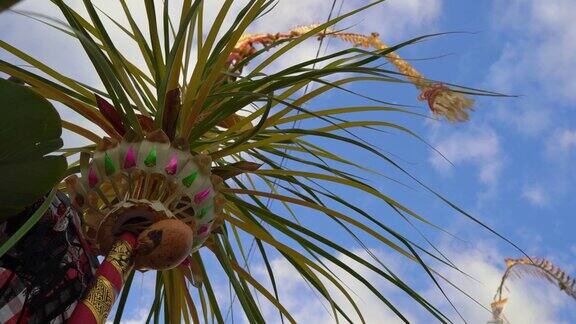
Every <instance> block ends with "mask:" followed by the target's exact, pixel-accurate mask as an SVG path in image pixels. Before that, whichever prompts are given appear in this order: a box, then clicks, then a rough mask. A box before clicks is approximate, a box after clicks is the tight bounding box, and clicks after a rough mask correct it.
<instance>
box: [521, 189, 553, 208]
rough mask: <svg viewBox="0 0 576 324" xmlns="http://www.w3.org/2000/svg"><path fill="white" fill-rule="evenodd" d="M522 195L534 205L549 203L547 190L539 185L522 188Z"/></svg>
mask: <svg viewBox="0 0 576 324" xmlns="http://www.w3.org/2000/svg"><path fill="white" fill-rule="evenodd" d="M522 197H523V198H524V199H526V200H528V202H529V203H530V204H532V205H534V206H545V205H546V204H548V196H547V195H546V192H545V191H544V190H543V189H542V188H541V187H538V186H529V187H525V188H524V189H523V190H522Z"/></svg>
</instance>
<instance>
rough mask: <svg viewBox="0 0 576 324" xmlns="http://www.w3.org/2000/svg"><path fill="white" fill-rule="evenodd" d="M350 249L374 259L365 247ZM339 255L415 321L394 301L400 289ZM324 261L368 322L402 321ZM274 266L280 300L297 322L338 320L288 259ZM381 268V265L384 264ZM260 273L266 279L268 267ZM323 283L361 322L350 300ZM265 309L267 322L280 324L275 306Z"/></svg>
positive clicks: (323, 323)
mask: <svg viewBox="0 0 576 324" xmlns="http://www.w3.org/2000/svg"><path fill="white" fill-rule="evenodd" d="M351 252H352V253H354V254H356V255H358V256H360V257H361V258H363V259H365V260H367V261H371V260H370V256H369V255H368V253H367V252H366V251H364V250H356V251H351ZM372 252H373V253H375V255H377V256H378V257H379V258H380V259H382V260H385V262H386V263H387V266H388V265H390V263H392V265H391V267H392V268H395V267H397V266H398V264H396V261H397V260H396V259H395V257H394V256H393V257H390V258H389V257H387V256H386V255H384V254H383V253H381V252H379V251H372ZM337 258H338V259H339V260H340V261H342V262H344V263H345V264H346V265H348V266H350V267H351V268H353V269H354V270H355V271H356V272H357V273H358V274H359V275H360V276H361V277H362V278H364V279H366V280H367V281H369V282H370V283H371V284H373V285H374V287H375V288H376V289H377V290H378V291H379V292H380V293H382V294H383V295H385V297H386V298H391V299H392V300H393V303H394V304H395V305H396V306H399V309H400V311H401V312H402V313H403V315H404V316H406V317H407V318H408V320H409V321H410V322H414V321H415V315H414V316H413V314H412V313H411V311H410V310H409V309H408V308H406V309H402V305H398V303H396V302H394V300H395V299H398V298H397V297H399V295H398V296H397V295H396V294H397V293H398V292H397V291H395V290H394V289H393V288H392V287H391V285H390V284H389V283H387V282H386V281H385V280H384V279H383V278H382V277H381V276H380V275H378V274H377V273H375V272H373V271H371V270H369V269H368V268H366V267H364V266H361V265H359V264H358V263H356V262H355V261H353V260H352V259H351V258H349V257H347V256H345V255H342V254H338V255H337ZM323 262H325V263H326V264H327V265H328V266H329V268H330V270H331V271H333V274H334V276H335V277H336V278H338V280H339V281H340V284H345V285H346V287H347V289H348V291H349V293H351V296H352V298H353V299H354V301H355V302H356V303H357V306H358V308H359V309H360V310H361V312H362V315H363V317H364V319H365V321H366V322H367V323H403V322H402V321H401V320H400V319H399V318H398V317H397V316H395V315H394V314H393V313H392V311H390V310H389V309H388V308H387V307H386V306H385V305H384V304H383V303H382V301H381V300H380V299H378V297H377V296H375V295H374V294H373V293H372V292H371V291H370V290H369V289H368V288H366V287H365V286H364V285H363V284H362V283H361V282H360V281H358V280H357V279H356V278H354V277H353V276H351V275H350V274H349V273H348V272H346V271H345V270H343V269H341V268H339V267H337V266H335V265H334V264H332V263H331V262H329V261H327V260H323ZM271 266H272V269H273V270H274V272H275V278H276V281H277V282H279V283H281V284H280V285H279V296H280V301H281V303H282V304H283V305H285V307H286V308H287V309H288V310H289V311H290V312H291V314H292V315H293V316H294V318H295V320H296V321H297V322H298V323H300V322H302V323H304V322H306V323H319V324H330V323H335V319H334V317H333V316H334V315H333V313H332V311H331V308H330V306H329V304H328V303H327V302H326V301H325V300H324V299H323V298H322V297H321V296H319V295H316V294H315V293H313V292H312V290H311V289H310V287H309V286H308V285H307V284H306V283H305V282H304V281H303V279H302V277H301V276H300V275H299V273H298V272H297V271H296V270H295V269H294V268H293V267H292V265H291V264H290V263H289V262H288V261H286V260H285V259H283V258H282V259H280V258H278V259H274V260H272V262H271ZM378 267H380V268H381V266H378ZM394 271H395V270H394ZM257 273H259V276H260V277H262V278H264V279H262V280H267V275H266V270H265V269H264V268H263V267H261V268H260V269H259V270H257ZM397 273H398V272H397ZM323 284H324V285H325V286H326V287H327V288H328V291H329V292H330V294H331V295H332V297H333V299H334V301H335V302H336V303H337V304H339V305H340V306H342V308H343V310H344V312H346V314H347V315H349V316H350V318H351V319H352V321H353V322H354V323H359V322H360V320H359V317H358V316H357V315H356V313H355V310H354V308H353V307H352V306H350V305H349V303H348V301H347V299H346V298H345V297H344V296H343V295H342V294H341V293H340V292H339V291H338V289H337V288H336V287H335V286H334V285H333V284H331V283H330V282H329V281H328V280H323ZM391 295H392V296H391ZM261 300H262V299H261ZM264 310H265V313H264V314H265V316H266V318H267V321H269V322H271V323H280V319H279V318H278V311H277V310H276V309H275V308H274V307H273V306H271V305H267V306H265V308H264ZM339 320H340V321H345V320H344V318H342V317H339Z"/></svg>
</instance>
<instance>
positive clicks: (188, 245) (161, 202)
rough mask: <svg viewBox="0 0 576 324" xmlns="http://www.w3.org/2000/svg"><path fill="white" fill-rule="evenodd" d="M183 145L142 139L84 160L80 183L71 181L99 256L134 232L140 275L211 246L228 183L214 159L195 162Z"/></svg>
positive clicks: (156, 136)
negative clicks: (214, 170) (224, 185)
mask: <svg viewBox="0 0 576 324" xmlns="http://www.w3.org/2000/svg"><path fill="white" fill-rule="evenodd" d="M178 142H179V141H175V143H170V140H169V139H168V137H167V136H166V135H165V134H164V132H162V131H161V130H158V131H154V132H151V133H149V134H147V136H146V137H145V138H143V139H138V138H135V136H133V135H131V134H130V133H129V134H127V135H126V136H125V137H124V139H123V140H122V141H121V142H117V141H115V140H113V139H110V138H104V139H103V140H102V142H101V143H100V145H99V146H98V149H97V151H96V152H95V153H94V155H93V156H92V157H91V158H90V159H89V161H88V162H86V160H88V159H87V158H86V157H85V158H84V161H85V163H83V165H81V177H80V178H78V177H77V176H71V177H69V178H68V179H67V180H66V182H67V185H68V190H69V192H70V195H71V197H72V200H73V202H74V204H75V205H76V207H78V208H79V209H80V210H81V211H82V213H83V218H84V219H83V220H84V222H83V223H84V232H85V233H86V234H87V237H88V239H89V240H90V243H91V245H92V247H93V248H94V250H95V252H96V253H98V254H100V255H106V254H107V253H108V251H109V250H110V249H111V248H112V245H113V244H114V242H116V240H117V239H118V237H119V235H121V234H122V233H124V232H127V231H128V232H133V233H137V234H139V236H138V250H137V251H136V254H135V262H136V268H137V269H157V270H159V269H169V268H173V267H175V266H177V265H178V264H180V263H181V262H182V261H183V260H184V259H185V258H186V257H187V256H188V255H190V254H191V253H192V252H194V251H196V250H198V249H199V248H200V247H201V246H202V244H203V243H204V242H205V241H206V239H207V237H208V236H209V234H210V232H211V230H212V229H213V224H214V222H215V220H216V219H217V217H218V215H219V214H220V213H221V211H222V205H223V197H222V195H221V194H219V193H218V192H217V190H218V188H219V186H220V185H221V183H222V181H221V180H220V179H219V178H218V177H216V176H212V175H211V171H210V165H211V159H210V158H209V157H208V156H206V155H196V156H193V155H191V154H190V151H189V150H188V149H187V148H186V147H183V146H181V145H178ZM169 220H170V221H169Z"/></svg>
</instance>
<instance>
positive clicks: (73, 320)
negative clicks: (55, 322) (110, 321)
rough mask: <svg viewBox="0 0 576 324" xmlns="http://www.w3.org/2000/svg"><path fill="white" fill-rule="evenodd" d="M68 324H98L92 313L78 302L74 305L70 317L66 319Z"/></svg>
mask: <svg viewBox="0 0 576 324" xmlns="http://www.w3.org/2000/svg"><path fill="white" fill-rule="evenodd" d="M68 324H98V322H96V318H95V317H94V314H92V311H91V310H90V309H89V308H88V307H86V305H84V303H82V302H80V303H78V304H76V308H74V312H72V316H70V318H69V319H68Z"/></svg>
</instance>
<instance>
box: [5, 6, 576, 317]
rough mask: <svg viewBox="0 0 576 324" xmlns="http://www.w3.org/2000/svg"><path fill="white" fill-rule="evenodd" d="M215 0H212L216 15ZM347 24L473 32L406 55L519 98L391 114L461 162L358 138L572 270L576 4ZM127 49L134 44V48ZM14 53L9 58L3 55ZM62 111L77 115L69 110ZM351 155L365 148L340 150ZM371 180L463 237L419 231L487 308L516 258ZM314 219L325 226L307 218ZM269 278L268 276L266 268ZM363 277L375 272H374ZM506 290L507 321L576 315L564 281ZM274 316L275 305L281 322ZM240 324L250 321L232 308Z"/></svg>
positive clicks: (296, 286)
mask: <svg viewBox="0 0 576 324" xmlns="http://www.w3.org/2000/svg"><path fill="white" fill-rule="evenodd" d="M72 2H73V3H76V2H78V1H72ZM217 2H218V1H215V3H217ZM98 3H100V5H101V7H102V8H103V9H105V10H108V11H109V12H111V13H115V11H114V5H112V4H110V3H105V2H102V1H100V2H98ZM331 3H332V2H331V1H328V0H309V1H301V2H300V1H299V2H292V1H288V0H283V1H280V5H279V6H278V7H277V9H276V10H275V11H274V12H272V13H271V14H270V17H268V18H265V19H264V20H263V21H261V22H259V23H258V24H257V25H256V26H255V27H254V31H270V32H274V31H281V30H286V29H287V28H290V27H293V26H295V25H298V24H309V23H315V22H319V21H323V20H324V19H325V18H326V16H327V14H328V11H329V8H330V5H331ZM345 3H346V5H345V7H346V6H349V7H353V6H357V5H358V4H360V3H361V1H346V2H345ZM49 7H50V6H49V5H48V4H47V1H46V2H45V1H41V0H26V1H24V4H23V5H22V6H21V7H20V8H23V9H28V10H33V11H39V12H43V13H48V14H52V13H54V14H55V12H54V11H53V10H50V8H49ZM217 7H218V6H217V4H214V5H213V6H209V8H208V10H214V9H215V8H217ZM349 25H355V26H354V30H359V31H362V32H370V31H378V32H380V34H381V35H382V37H383V39H385V40H386V41H387V42H388V43H394V42H399V41H402V40H406V39H408V38H411V37H416V36H419V35H422V34H427V33H435V32H452V31H461V32H463V33H459V34H451V35H445V36H441V37H435V38H432V39H429V40H427V41H425V42H422V43H419V44H416V45H413V46H410V47H408V48H404V49H402V51H401V54H402V55H403V56H404V57H406V58H409V59H423V60H418V61H415V62H414V64H415V65H416V66H417V67H418V68H419V69H420V70H421V71H422V72H423V73H424V74H425V75H426V76H428V77H429V78H433V79H438V80H445V81H448V82H451V83H457V84H462V85H466V86H471V87H477V88H483V89H486V90H494V91H498V92H505V93H507V94H512V95H517V96H518V97H514V98H478V99H477V105H476V111H475V112H474V113H473V114H472V118H471V121H470V122H468V123H465V124H458V125H452V124H446V123H443V122H436V121H425V120H423V119H414V118H405V117H401V116H392V117H390V118H392V119H393V120H394V121H397V122H401V123H403V124H405V125H408V126H409V127H410V128H411V129H413V130H415V131H416V132H417V133H418V134H420V135H422V136H423V137H424V138H425V139H426V140H427V141H428V142H430V143H431V144H432V145H433V146H434V147H436V148H437V149H438V150H439V151H441V152H442V153H443V154H444V155H445V156H446V157H447V158H448V159H449V160H450V161H451V162H452V164H453V165H450V164H449V163H447V162H446V161H445V160H444V159H442V158H441V157H440V156H439V155H438V154H437V153H435V152H433V151H431V150H430V149H428V148H427V147H426V146H425V145H424V144H423V143H421V142H418V141H415V140H413V139H409V138H407V137H406V136H402V135H400V134H378V136H374V134H373V133H365V134H363V133H360V134H361V135H363V136H366V137H369V138H370V139H371V140H372V142H373V143H375V144H376V145H378V146H379V147H381V148H382V150H385V151H389V152H392V153H393V154H395V155H397V156H398V159H399V160H400V161H402V165H403V166H404V167H406V168H407V169H408V170H409V171H411V172H412V173H413V174H415V175H417V176H418V178H419V179H421V180H423V182H425V183H426V184H430V185H431V186H432V187H433V188H434V189H436V190H437V191H439V192H440V193H442V194H443V195H444V196H446V197H448V198H449V199H450V200H451V201H453V202H455V203H457V204H458V205H459V206H461V207H462V208H464V209H465V210H466V211H468V212H470V213H471V214H473V215H474V216H476V217H478V218H479V219H481V220H482V221H483V222H485V223H486V224H489V225H490V226H491V227H492V228H494V229H495V230H497V231H498V232H499V233H501V234H502V235H504V236H506V237H507V238H509V239H510V240H512V241H513V242H514V243H516V244H517V245H518V246H520V247H521V248H522V249H524V250H525V251H526V252H527V253H528V254H529V255H531V256H540V257H546V258H549V259H551V260H553V261H554V262H555V263H557V264H558V265H560V266H561V267H563V268H564V269H565V270H567V271H568V272H569V273H571V274H576V240H574V239H573V234H572V233H571V232H572V230H573V229H574V228H575V227H576V220H575V219H574V217H573V215H572V213H573V210H574V209H575V207H576V206H575V205H576V202H575V201H574V199H573V197H574V195H575V194H576V190H575V189H574V183H576V182H575V181H576V171H574V170H575V169H574V168H572V164H573V163H574V162H575V161H576V123H575V122H576V112H575V107H574V106H575V104H576V91H574V89H576V59H575V57H576V2H575V1H573V0H572V1H571V0H494V1H454V0H452V1H450V0H389V1H387V2H386V3H385V4H384V5H381V6H379V7H378V8H375V9H373V10H372V11H371V12H369V13H366V14H362V15H361V16H358V17H356V18H352V19H351V20H349V21H347V22H346V23H343V24H342V25H341V27H342V26H349ZM24 26H26V27H24ZM0 31H1V32H0V39H2V40H4V41H7V42H9V43H11V44H15V45H17V46H18V47H19V48H21V49H24V50H27V51H28V52H29V53H31V54H33V55H34V56H36V57H39V58H42V59H43V60H44V61H45V62H47V63H51V64H52V65H53V66H56V67H57V68H59V69H60V70H62V71H65V72H67V73H68V74H69V75H71V76H74V77H79V78H83V79H84V80H86V79H88V80H90V81H93V82H96V81H95V76H94V75H92V74H91V73H90V72H89V71H88V72H86V71H87V70H86V69H85V67H86V66H87V62H86V61H85V58H84V56H83V55H82V54H80V53H81V50H80V46H78V45H77V44H74V43H73V42H70V41H67V40H66V39H65V38H63V37H61V36H59V35H55V34H54V33H53V32H51V31H50V30H49V29H47V28H45V27H42V26H39V25H38V24H37V23H32V22H30V21H28V20H27V19H25V18H22V17H17V16H15V15H12V14H4V15H2V18H0ZM47 35H49V36H50V37H47ZM317 46H318V45H317V44H316V43H314V42H310V43H308V44H305V45H304V46H301V47H300V48H298V49H297V50H296V51H294V55H293V56H291V57H290V58H288V59H286V61H285V62H283V63H284V64H288V63H293V62H295V61H298V60H302V59H304V58H310V57H311V56H313V55H314V54H315V52H316V48H317ZM335 46H338V45H337V44H336V42H335V41H333V42H330V48H329V49H328V50H330V49H334V48H336V47H335ZM63 49H64V50H63ZM126 50H127V51H131V50H134V49H133V48H130V47H127V48H126ZM5 56H6V55H5V54H4V53H0V57H5ZM76 57H78V59H76ZM354 90H361V91H364V92H365V93H367V94H368V95H371V96H376V97H379V98H382V99H385V100H394V101H396V102H399V103H404V104H409V105H418V106H419V107H420V108H418V109H421V111H425V107H424V106H423V105H422V103H420V102H418V101H416V100H415V97H416V96H417V94H418V93H417V91H416V90H415V89H412V88H410V87H407V86H403V87H400V86H391V87H390V88H386V89H381V88H376V87H374V85H368V84H363V85H360V86H355V88H354ZM347 100H348V101H349V100H351V99H350V98H349V97H347V96H343V95H338V94H332V95H329V96H326V97H324V98H323V99H322V100H317V101H315V102H314V103H312V104H311V105H310V107H312V108H315V107H322V108H323V107H330V105H333V104H335V103H339V104H342V102H343V101H347ZM350 103H352V102H350ZM355 103H357V102H355ZM310 107H309V108H310ZM61 113H62V114H63V116H70V118H73V116H72V115H69V114H70V113H69V112H64V111H62V112H61ZM362 117H363V118H372V117H374V118H376V117H378V116H368V115H367V116H362ZM380 117H382V116H380ZM385 118H389V117H388V116H385ZM66 140H67V142H68V143H69V144H74V143H76V142H75V141H76V140H75V139H73V138H67V139H66ZM341 154H343V155H347V154H348V155H351V154H355V153H354V152H350V151H347V150H346V149H345V148H342V150H341ZM359 158H361V159H362V161H363V162H364V161H365V163H367V164H368V165H369V166H371V167H374V168H380V169H383V170H386V171H390V175H392V176H398V177H400V175H399V174H397V173H396V174H394V173H393V171H392V170H391V169H390V168H387V167H385V166H383V165H382V164H381V162H380V161H378V160H376V159H374V158H373V157H370V156H360V157H359ZM288 166H289V165H288ZM371 184H372V185H375V186H376V187H378V188H379V189H381V190H382V191H384V192H386V193H390V194H391V195H393V196H394V197H396V198H397V199H398V200H400V201H402V202H405V203H406V204H407V205H409V206H410V207H412V208H413V209H415V210H417V211H419V212H422V213H424V214H425V215H426V216H428V217H429V219H431V220H432V221H433V222H435V223H436V224H438V225H440V226H442V227H443V228H445V229H447V230H448V231H449V232H450V233H452V234H454V236H455V237H457V238H454V237H451V236H450V235H446V234H442V233H440V232H438V231H436V230H432V229H430V228H429V227H425V226H421V225H417V227H418V229H419V230H420V231H422V232H423V233H424V234H425V235H426V236H427V237H428V238H430V240H431V241H432V242H434V244H436V245H438V246H439V247H440V248H441V249H442V250H443V251H444V252H445V253H446V254H447V255H448V256H449V257H450V258H451V259H452V260H453V261H454V262H455V263H456V264H457V265H458V266H460V267H461V268H462V269H463V270H464V271H465V272H466V273H468V274H470V275H471V276H473V277H474V278H475V279H476V281H474V280H470V279H467V278H466V277H464V276H462V275H459V274H457V273H452V272H450V271H448V270H446V272H443V273H445V274H446V276H447V277H448V278H449V279H451V280H453V281H454V282H455V283H456V284H458V285H459V286H460V287H462V288H463V289H464V290H466V291H467V292H469V293H470V294H472V295H473V296H475V297H476V298H477V299H478V301H479V302H481V303H482V304H483V305H486V306H488V304H489V302H490V300H491V298H492V296H493V294H494V292H495V289H496V285H497V282H498V280H499V276H500V275H501V272H502V270H503V259H504V258H505V257H520V256H521V255H520V253H519V252H518V251H517V250H515V249H513V248H512V247H511V246H510V245H508V244H506V243H505V242H503V241H502V240H499V239H497V238H496V237H495V236H494V235H491V234H490V233H488V232H487V231H485V230H482V229H480V227H479V226H478V225H475V224H473V223H472V222H470V221H469V220H466V219H465V218H464V217H463V216H462V215H459V214H457V213H455V212H454V211H453V210H450V209H448V208H446V206H445V205H443V204H441V203H440V202H439V201H438V200H437V199H435V198H434V197H432V195H430V194H429V193H427V192H426V191H425V190H423V189H420V188H417V189H407V188H402V187H399V186H397V185H393V184H392V183H390V182H387V181H384V180H382V179H371ZM341 194H342V195H346V196H347V197H350V200H351V201H353V202H354V203H356V204H358V205H360V206H362V207H364V208H367V209H368V210H370V211H373V212H374V213H382V217H386V219H387V220H389V222H390V224H393V225H394V226H397V228H399V229H402V230H403V231H404V232H405V233H406V234H407V235H409V236H410V237H412V238H414V239H415V240H419V239H420V237H419V235H418V233H417V232H415V231H414V229H413V228H411V227H410V226H409V225H407V224H406V223H405V222H404V221H403V220H401V219H398V218H397V217H394V216H393V215H392V214H391V213H390V211H389V210H386V209H385V208H384V206H382V205H381V204H379V203H377V202H375V201H374V200H373V199H369V198H368V197H364V196H358V195H354V194H353V193H351V192H341ZM315 222H317V221H315ZM310 225H311V226H320V225H324V224H323V223H314V222H311V223H310ZM325 231H326V234H328V235H331V236H334V237H339V236H338V234H339V233H338V232H337V230H335V229H334V228H332V227H330V226H326V229H325ZM336 239H337V238H336ZM366 242H367V244H368V247H369V248H370V249H371V250H373V251H374V252H375V253H376V254H378V255H379V256H381V257H382V259H384V260H386V261H387V262H389V264H390V265H391V266H392V268H393V269H395V270H396V271H397V273H401V274H405V276H406V277H408V278H410V281H411V282H413V284H414V285H415V286H416V287H417V288H418V290H419V291H420V292H422V293H423V294H424V295H426V296H430V298H432V299H433V300H436V301H437V303H438V304H441V305H442V307H443V309H445V310H446V311H447V312H448V313H449V314H451V316H454V318H455V319H456V317H455V316H456V315H455V314H454V313H451V310H450V308H449V307H448V306H447V305H443V301H442V298H441V297H440V296H439V295H438V292H437V291H435V290H434V289H433V286H432V285H431V284H430V282H429V281H428V280H426V278H425V277H424V276H423V275H422V273H421V272H420V271H418V269H417V267H416V266H415V265H414V264H410V263H408V261H406V260H402V259H400V258H399V257H398V256H396V255H394V254H393V253H392V252H391V251H389V250H387V249H386V248H384V247H382V246H379V245H378V244H377V243H376V242H374V241H370V240H367V241H366ZM349 248H350V249H351V250H353V251H358V253H360V254H361V253H365V252H363V251H361V250H360V249H359V247H358V246H355V245H354V244H350V245H349ZM273 264H274V266H275V268H277V270H278V271H280V273H281V275H280V277H281V278H282V282H283V283H284V284H283V288H282V294H283V296H284V298H285V300H287V301H288V304H289V306H290V309H291V310H293V311H294V312H295V314H296V315H297V316H299V318H300V319H301V320H306V321H308V322H312V321H316V322H321V323H331V322H333V320H332V319H331V318H330V317H329V314H326V312H325V310H324V309H323V308H322V305H321V304H320V303H319V301H318V300H317V299H316V298H315V296H314V295H313V294H312V293H310V291H309V290H307V289H306V287H305V285H303V284H302V283H301V282H300V281H299V278H298V277H296V275H295V273H293V272H290V271H289V270H286V269H287V268H288V267H286V264H285V261H282V260H281V259H277V260H275V261H274V262H273ZM253 270H254V271H255V272H256V273H258V271H261V272H262V271H263V269H262V266H261V264H258V262H257V261H256V262H255V264H254V265H253ZM261 274H262V275H263V276H264V272H262V273H261ZM365 275H366V277H367V278H376V276H374V274H372V273H370V272H369V271H368V270H366V272H365ZM152 277H153V275H152V274H146V275H144V277H143V278H136V280H135V282H137V284H136V285H135V288H134V289H135V292H138V293H137V294H133V295H132V296H131V298H130V301H129V305H130V309H131V311H130V312H129V313H128V314H127V315H128V316H127V317H128V318H131V319H132V322H133V323H138V322H140V321H141V319H142V317H141V316H142V309H144V308H145V307H146V305H148V304H149V303H150V302H151V300H148V299H147V298H146V297H148V296H149V294H150V288H151V287H150V279H151V278H152ZM138 282H139V283H138ZM222 287H223V288H224V290H225V291H226V292H227V289H228V288H227V286H226V285H225V283H222ZM377 287H378V288H379V289H381V290H382V291H383V292H384V293H386V295H387V296H391V299H392V300H394V301H396V302H397V303H398V304H399V305H400V307H401V309H404V310H405V311H406V312H408V313H409V314H410V318H411V320H412V321H414V322H416V323H428V322H429V321H430V318H429V317H427V315H426V314H424V313H420V312H419V311H413V309H412V308H411V304H410V301H409V300H408V299H406V298H405V297H403V296H402V295H400V294H398V292H396V291H394V289H393V288H391V287H389V286H388V285H386V283H377ZM448 291H449V293H450V297H451V298H452V300H453V301H454V303H455V305H456V306H457V307H458V308H459V310H460V311H461V313H462V314H463V315H464V317H465V318H466V319H467V320H468V321H469V322H470V323H483V322H486V321H487V320H488V319H489V314H488V313H487V312H486V311H485V310H483V309H482V308H480V307H478V306H477V305H475V304H474V303H473V302H471V301H470V300H468V299H467V298H465V297H463V296H462V295H460V294H458V293H457V292H455V291H452V290H450V289H448ZM358 294H359V295H360V297H361V299H362V302H363V303H364V308H363V309H364V310H365V311H366V312H367V318H368V319H370V322H372V323H376V322H382V320H383V319H389V321H390V322H394V321H393V319H392V318H391V317H390V314H389V313H388V312H386V311H385V310H384V309H383V308H382V307H381V305H380V304H378V303H377V300H376V299H375V297H374V296H372V295H371V294H370V293H369V292H368V291H362V290H359V291H358ZM224 295H225V294H224ZM509 296H510V304H509V305H508V307H507V308H506V316H507V318H508V319H509V320H510V322H511V323H574V322H576V310H575V309H576V308H575V307H574V306H576V304H575V301H574V300H571V299H570V298H569V297H568V296H565V295H563V294H562V293H561V292H559V291H557V290H556V289H555V288H554V287H551V286H547V285H543V284H541V283H539V282H538V281H534V280H524V281H514V282H513V283H511V285H510V292H509ZM275 314H276V313H275V312H272V311H270V312H269V315H270V320H271V321H272V322H273V321H274V320H275V318H274V316H275ZM236 320H237V321H241V320H242V319H241V317H240V316H238V315H236Z"/></svg>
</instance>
